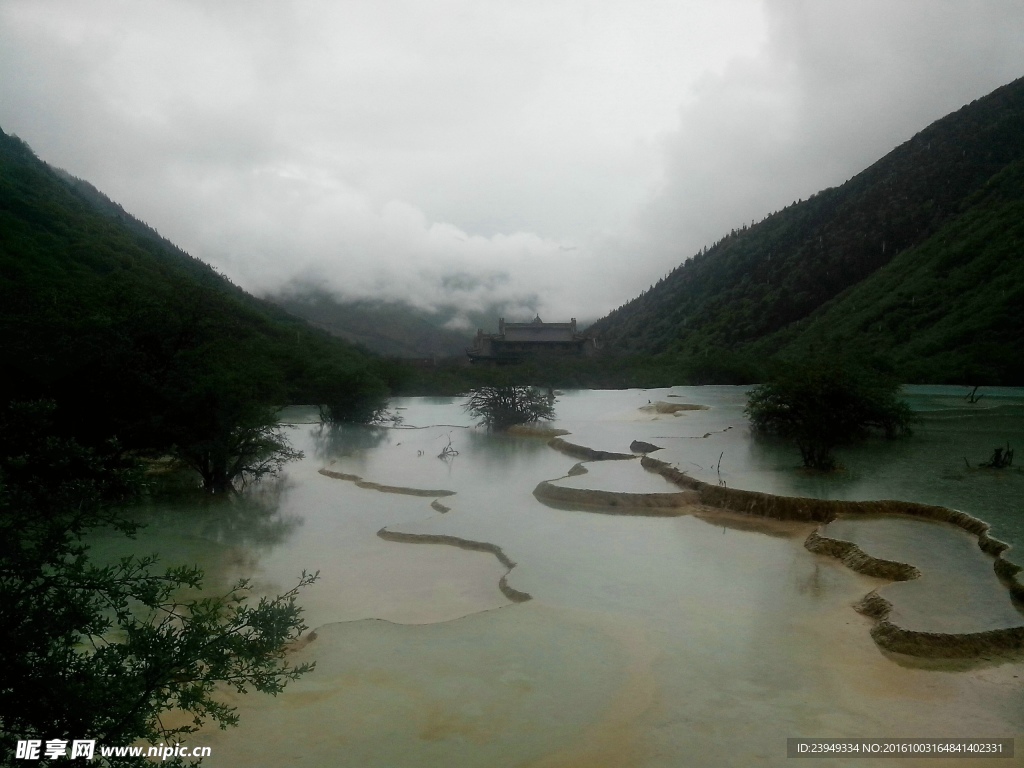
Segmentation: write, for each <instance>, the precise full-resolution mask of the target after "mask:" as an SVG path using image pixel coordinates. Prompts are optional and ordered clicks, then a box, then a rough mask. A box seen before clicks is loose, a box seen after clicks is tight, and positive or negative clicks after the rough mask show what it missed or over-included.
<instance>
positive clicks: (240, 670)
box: [0, 402, 316, 766]
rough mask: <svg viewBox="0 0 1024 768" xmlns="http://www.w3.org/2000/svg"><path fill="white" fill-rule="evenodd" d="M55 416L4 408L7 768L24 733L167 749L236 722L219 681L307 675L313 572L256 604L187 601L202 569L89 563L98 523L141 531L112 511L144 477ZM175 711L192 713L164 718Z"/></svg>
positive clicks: (124, 761) (1, 548) (47, 406)
mask: <svg viewBox="0 0 1024 768" xmlns="http://www.w3.org/2000/svg"><path fill="white" fill-rule="evenodd" d="M53 413H54V406H53V404H52V403H45V402H37V403H30V404H13V405H11V406H9V407H7V408H6V409H5V410H3V411H2V412H0V669H2V670H3V675H2V682H0V738H2V739H3V742H4V745H5V749H4V750H3V752H2V753H0V765H5V766H7V765H10V766H14V765H18V764H21V763H22V762H23V761H19V760H16V759H15V756H14V752H13V745H14V744H15V742H16V741H17V740H28V739H36V740H43V741H44V742H45V741H46V740H50V739H62V740H68V741H69V743H70V740H74V739H96V741H97V744H99V745H104V746H126V745H130V744H132V743H134V742H137V741H139V740H143V741H149V742H151V743H155V742H162V743H169V742H170V741H172V740H175V739H177V738H180V737H181V736H184V735H186V734H189V733H193V732H195V731H196V730H198V727H199V725H200V724H201V723H203V722H204V721H207V720H209V721H213V722H216V723H218V724H220V725H221V726H222V727H224V726H227V725H231V724H234V723H235V722H236V721H237V716H236V715H235V713H234V710H233V708H231V707H230V706H228V705H227V704H225V703H223V702H222V701H220V700H219V699H218V698H217V695H216V693H217V690H218V688H219V687H221V686H223V685H228V686H231V687H233V688H234V689H235V690H237V691H239V692H243V693H244V692H245V691H246V690H247V689H249V688H254V689H255V690H258V691H263V692H267V693H271V694H275V693H277V692H279V691H281V689H282V688H283V687H284V685H285V684H286V683H287V682H288V681H289V680H294V679H295V678H297V677H299V676H300V675H302V674H303V673H305V672H307V671H308V670H309V669H311V665H309V664H300V665H292V664H290V663H288V662H287V661H285V651H286V646H287V644H288V643H289V642H291V641H293V640H295V639H297V638H298V636H299V635H300V634H301V633H302V632H303V631H304V630H305V628H306V627H305V624H304V623H303V621H302V616H301V608H299V606H298V605H297V604H296V596H297V591H298V589H299V588H301V587H303V586H305V585H308V584H310V583H311V582H312V581H313V580H314V579H315V578H316V576H315V575H312V576H311V575H307V574H305V573H304V574H302V576H301V577H300V579H299V583H298V585H297V586H296V587H295V588H293V589H291V590H289V591H288V592H286V593H285V594H283V595H281V596H279V597H276V598H273V599H268V598H263V599H260V600H259V601H258V602H257V604H256V605H253V604H252V603H251V601H250V599H249V598H250V590H249V586H248V584H247V582H245V581H241V582H238V583H236V584H235V585H234V586H233V587H232V588H230V589H228V590H227V591H225V592H222V593H220V594H216V595H213V596H201V597H199V598H191V599H188V598H183V597H181V594H182V592H183V590H188V591H193V590H198V589H200V588H201V586H202V579H203V574H202V573H201V572H200V571H199V570H198V569H196V568H191V567H179V568H171V569H168V570H165V571H158V570H157V569H156V567H155V566H156V559H155V558H154V557H142V558H138V557H126V558H122V559H121V560H119V561H118V562H117V563H115V564H111V565H100V564H97V563H95V562H93V561H92V559H91V558H90V555H89V548H88V546H87V545H86V544H85V543H84V542H83V538H84V537H85V536H86V534H88V533H89V532H90V531H92V530H94V529H96V528H98V527H101V526H107V527H110V526H112V527H113V528H115V529H117V530H120V531H121V532H123V533H125V534H129V535H131V534H132V533H134V531H135V530H136V528H137V526H135V525H133V524H132V523H130V522H129V521H128V520H126V519H124V518H123V517H121V516H120V515H119V514H117V512H116V511H115V510H114V505H117V504H121V503H124V502H125V501H127V500H129V499H131V498H132V496H133V493H134V491H135V489H136V488H137V482H138V481H137V477H136V475H135V472H134V470H133V468H132V466H131V465H130V464H129V463H127V462H126V461H125V459H124V457H123V452H122V451H120V449H119V448H118V447H117V446H116V445H113V444H108V445H105V446H103V447H101V448H98V449H91V448H86V447H83V446H81V445H80V444H78V443H77V442H76V441H75V440H73V439H69V438H61V437H56V436H54V434H53V431H52V423H51V419H52V416H53ZM170 710H176V711H178V712H181V713H184V714H186V715H187V716H188V717H189V721H188V722H187V723H186V724H184V725H178V726H170V725H165V724H164V722H163V721H162V720H161V715H162V714H163V713H166V712H168V711H170ZM97 757H99V755H98V753H97ZM101 764H102V763H101ZM108 764H111V765H114V764H116V765H137V766H143V765H150V763H149V762H148V761H147V760H145V759H144V758H118V759H117V760H113V761H110V762H109V763H108ZM168 764H180V760H178V761H175V762H168Z"/></svg>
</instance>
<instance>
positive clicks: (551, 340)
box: [466, 315, 597, 365]
mask: <svg viewBox="0 0 1024 768" xmlns="http://www.w3.org/2000/svg"><path fill="white" fill-rule="evenodd" d="M596 348H597V343H596V341H595V339H594V338H592V337H590V336H587V335H585V334H583V333H580V332H579V331H577V330H576V318H575V317H574V318H572V319H571V320H570V321H569V322H568V323H545V322H544V321H543V320H541V319H540V315H537V316H536V317H535V318H533V321H532V322H529V323H506V322H505V318H501V319H499V320H498V332H497V333H484V332H483V329H482V328H481V329H480V330H478V331H477V332H476V338H475V339H474V340H473V346H472V347H470V348H469V349H467V350H466V354H468V355H469V359H470V361H471V362H474V363H494V364H502V365H504V364H511V363H519V362H522V361H523V360H524V359H525V358H527V357H537V356H557V357H575V356H579V355H589V354H592V353H593V351H594V350H595V349H596Z"/></svg>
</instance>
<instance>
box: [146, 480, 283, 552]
mask: <svg viewBox="0 0 1024 768" xmlns="http://www.w3.org/2000/svg"><path fill="white" fill-rule="evenodd" d="M290 487H291V483H290V482H289V481H288V480H287V479H286V478H277V479H274V480H268V481H264V482H262V483H260V484H259V485H256V486H253V487H251V488H249V489H247V490H246V491H244V492H242V493H235V494H225V495H224V496H217V497H211V496H209V495H208V494H204V493H199V492H196V493H194V494H189V495H187V496H186V497H185V498H183V499H178V500H176V501H174V502H166V501H160V502H153V503H152V504H149V505H146V506H144V507H141V508H139V510H138V515H137V516H136V517H137V519H138V520H139V522H141V523H142V524H143V525H144V527H145V529H146V531H145V532H146V534H147V538H149V537H151V536H153V535H154V534H155V535H157V536H159V535H160V534H161V533H162V531H163V530H166V531H167V535H180V534H181V533H183V532H185V533H186V534H188V535H192V536H195V537H197V538H201V539H205V540H207V541H212V542H215V543H217V544H224V545H229V546H232V547H247V548H250V549H254V550H262V551H266V550H269V549H272V548H273V547H276V546H278V545H280V544H282V543H283V542H284V541H286V540H287V539H288V538H289V537H290V536H291V535H292V533H293V532H294V531H295V529H296V528H297V527H298V526H299V525H301V524H302V518H300V517H299V516H297V515H283V514H282V513H281V505H282V501H283V500H284V497H285V495H286V494H287V493H288V490H289V489H290Z"/></svg>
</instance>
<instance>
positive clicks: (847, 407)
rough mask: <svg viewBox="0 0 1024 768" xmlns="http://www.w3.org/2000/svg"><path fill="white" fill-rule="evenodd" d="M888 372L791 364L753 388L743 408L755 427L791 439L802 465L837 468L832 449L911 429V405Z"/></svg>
mask: <svg viewBox="0 0 1024 768" xmlns="http://www.w3.org/2000/svg"><path fill="white" fill-rule="evenodd" d="M899 389H900V385H899V383H898V382H897V381H896V380H895V379H893V378H891V377H890V376H887V375H884V374H881V373H878V372H876V371H873V370H870V369H867V368H861V367H857V366H854V365H850V364H845V363H838V362H837V363H834V364H829V363H828V362H822V363H815V364H789V365H785V366H781V367H780V368H779V369H778V370H777V371H776V373H775V375H773V376H772V377H771V378H770V379H769V380H768V381H766V382H765V383H763V384H760V385H758V386H757V387H754V388H753V389H752V390H751V391H750V393H749V395H748V400H747V407H746V410H745V413H746V414H747V416H748V418H749V419H750V423H751V426H752V427H753V429H754V431H755V432H763V433H769V434H776V435H780V436H781V437H784V438H786V439H789V440H792V441H793V442H795V443H796V445H797V447H798V448H799V449H800V455H801V457H802V458H803V462H804V466H805V467H807V468H809V469H817V470H830V469H834V468H835V467H836V460H835V456H834V455H833V450H834V449H835V448H836V447H837V446H839V445H844V444H847V443H850V442H853V441H855V440H858V439H861V438H863V437H865V436H867V435H868V434H869V433H870V432H871V431H872V430H877V431H881V432H882V433H883V434H884V435H885V436H886V437H887V438H893V437H895V436H897V435H902V434H907V433H909V431H910V422H911V413H910V407H909V406H908V405H907V404H906V403H905V402H904V401H902V400H901V399H900V398H899Z"/></svg>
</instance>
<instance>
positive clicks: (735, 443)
mask: <svg viewBox="0 0 1024 768" xmlns="http://www.w3.org/2000/svg"><path fill="white" fill-rule="evenodd" d="M963 395H964V393H963V392H962V391H961V390H960V389H955V388H941V387H940V388H935V387H933V388H911V389H910V390H909V393H908V398H909V400H910V402H911V404H912V407H913V408H914V410H915V411H916V412H918V413H919V414H920V416H921V421H920V423H919V424H918V426H917V429H916V431H915V435H914V437H913V438H911V439H909V440H902V441H896V442H891V443H889V442H885V441H872V442H869V443H866V444H863V445H861V446H858V447H855V448H851V449H848V450H843V451H841V452H840V459H841V462H842V463H843V465H844V466H845V469H844V471H842V472H840V473H837V474H835V475H833V476H829V477H823V476H821V475H812V474H807V473H804V472H803V471H801V470H800V469H799V468H798V467H797V466H796V465H797V464H798V463H799V456H798V454H797V452H796V451H795V450H794V449H793V448H791V447H790V446H787V445H785V444H781V443H778V442H774V441H764V440H754V439H752V438H751V436H750V434H749V432H748V430H747V426H746V421H745V419H744V418H743V414H742V408H743V405H744V402H745V397H744V390H743V389H741V388H735V387H676V388H673V389H660V390H627V391H570V392H566V393H564V394H562V395H560V397H559V400H558V403H557V405H556V409H557V414H558V420H557V422H556V423H555V424H554V425H553V426H555V427H560V428H562V429H566V430H569V431H570V432H571V434H570V435H568V436H566V439H567V440H569V441H571V442H574V443H579V444H583V445H587V446H589V447H591V448H596V449H603V450H608V451H616V452H628V449H629V444H630V442H631V441H633V440H636V439H639V440H644V441H647V442H650V443H654V444H656V445H660V446H662V447H663V450H661V451H660V452H658V453H657V454H655V455H657V456H658V458H661V459H663V460H665V461H669V462H671V463H673V464H676V465H677V466H678V467H679V468H680V469H683V470H684V471H687V472H689V473H690V474H692V475H693V476H695V477H698V478H700V479H702V480H706V481H709V482H723V483H726V484H728V485H729V486H730V487H738V488H747V489H751V490H763V491H769V492H772V493H779V494H786V495H807V496H818V497H825V498H839V499H876V498H895V499H905V500H911V501H920V502H925V503H932V504H943V505H946V506H950V507H954V508H957V509H962V510H964V511H966V512H969V513H971V514H973V515H975V516H977V517H980V518H982V519H985V520H987V521H989V522H991V523H992V524H993V526H994V531H993V534H994V535H995V536H997V537H999V538H1003V539H1005V540H1007V541H1010V542H1012V543H1014V544H1017V545H1018V550H1019V549H1020V545H1021V544H1024V510H1022V508H1021V507H1022V504H1021V500H1022V499H1024V476H1022V475H1021V473H1020V472H1019V471H1018V470H1017V469H1013V470H1009V471H1003V472H994V471H986V470H977V469H968V467H967V466H966V465H965V461H964V459H965V458H966V460H967V462H969V463H971V464H977V463H979V462H981V461H983V460H985V459H987V458H988V456H990V455H991V452H992V449H993V448H994V447H995V446H996V445H1002V444H1005V443H1006V442H1007V441H1009V443H1010V444H1011V445H1013V446H1019V445H1021V444H1022V443H1024V440H1022V439H1021V438H1024V391H1022V390H998V391H997V390H993V391H991V392H989V393H987V395H986V397H985V398H983V399H982V401H981V402H980V403H978V404H976V405H970V404H967V403H966V402H965V401H964V399H963ZM658 402H669V403H692V404H700V405H705V406H708V407H707V409H705V410H688V411H682V412H680V413H678V414H677V415H673V414H659V413H657V411H655V410H652V409H647V408H646V406H647V405H648V404H651V405H654V404H656V403H658ZM392 405H393V407H394V408H396V409H398V410H397V412H398V413H400V414H401V415H402V416H403V417H404V423H403V424H402V427H401V428H392V429H384V428H354V427H350V428H336V429H325V428H321V427H320V426H319V425H315V424H312V423H300V422H304V421H306V422H308V421H312V417H313V412H312V411H310V410H308V409H306V410H304V409H301V408H297V409H288V411H287V412H286V413H285V420H286V421H290V422H292V423H295V426H294V427H293V429H292V431H291V432H290V435H291V439H292V442H293V444H294V445H295V446H296V447H298V448H300V449H301V450H303V451H304V452H305V454H306V458H305V459H304V460H303V461H301V462H298V463H296V464H293V465H291V466H290V467H289V469H288V473H287V477H286V478H284V480H283V481H282V482H280V483H277V484H272V485H266V486H264V487H262V488H259V489H255V490H254V491H252V492H250V493H248V494H246V495H245V496H244V497H242V498H239V499H236V500H233V501H232V502H229V503H205V504H203V503H198V504H192V505H186V506H182V505H178V506H168V505H151V506H148V507H145V508H142V509H140V510H139V511H138V514H139V516H140V517H141V518H143V520H144V521H145V522H148V523H149V527H148V528H147V529H146V530H145V532H144V533H143V534H142V535H141V536H140V539H139V540H138V541H137V542H136V543H135V544H134V547H135V549H136V551H142V552H148V551H151V550H158V551H160V552H161V553H162V554H163V556H164V559H165V561H167V562H198V563H199V564H201V565H202V566H203V567H204V568H205V569H206V570H207V573H208V575H209V576H210V581H211V583H213V584H223V583H227V582H228V581H230V580H232V579H234V578H237V577H240V576H248V577H252V578H253V579H254V581H255V584H256V587H257V589H258V590H260V591H263V592H266V593H275V592H281V591H284V590H286V589H287V588H289V587H290V586H291V584H293V583H294V581H295V580H296V579H297V577H298V574H299V572H300V571H301V570H302V569H307V570H316V569H319V570H320V572H321V580H320V581H319V582H318V583H317V584H315V585H314V586H312V587H310V588H309V589H308V590H307V591H306V592H305V593H304V594H303V597H302V602H303V604H304V606H305V608H306V616H307V621H308V623H309V624H310V626H311V627H315V628H316V630H317V640H315V641H314V642H313V643H311V644H310V645H308V646H307V647H306V648H305V649H304V650H302V651H300V652H299V653H297V654H296V660H300V661H301V660H314V659H315V660H316V661H317V669H316V671H315V672H314V673H312V674H310V675H309V676H307V677H306V678H304V679H303V680H301V681H299V682H297V683H294V684H292V685H290V686H289V687H288V689H287V690H286V692H285V693H283V694H282V695H281V696H279V697H277V698H276V699H271V698H266V697H258V696H256V695H250V696H247V697H242V698H238V699H235V700H234V701H235V703H237V704H238V706H239V707H240V714H241V718H242V724H241V726H240V727H239V728H236V729H232V730H230V731H226V732H220V731H210V732H207V733H203V734H201V735H200V736H199V737H197V738H196V740H195V743H196V744H203V745H209V746H212V747H213V757H212V758H210V759H208V761H207V764H209V765H211V766H236V765H237V766H241V765H248V766H253V765H255V766H262V765H266V766H271V765H273V766H276V765H282V764H293V763H300V762H301V763H302V764H306V765H317V766H319V765H325V766H327V765H341V766H349V765H351V766H377V765H379V766H625V765H629V766H652V767H653V766H689V765H693V766H705V765H706V766H718V765H755V764H756V765H785V764H788V763H787V760H786V757H785V754H786V738H787V737H795V736H804V737H824V736H850V737H881V736H892V737H897V736H903V737H913V736H922V737H923V736H946V735H949V736H952V735H958V736H992V737H996V736H999V737H1010V736H1018V737H1019V736H1022V735H1024V696H1022V690H1021V686H1020V679H1021V678H1022V677H1024V664H1021V663H1020V662H1016V661H1006V660H1000V659H989V660H979V661H976V662H957V663H950V662H935V661H932V662H924V661H919V660H914V659H909V658H897V657H895V656H892V655H887V654H885V653H883V652H881V651H880V650H879V649H878V648H877V647H876V646H875V645H874V643H873V642H872V641H871V638H870V636H869V634H868V630H869V629H870V626H871V623H870V621H869V620H868V619H866V618H864V617H862V616H860V615H859V614H857V613H856V612H855V611H854V610H853V609H852V608H851V605H852V604H853V603H854V602H856V601H857V600H859V599H860V598H861V597H863V595H864V594H866V593H867V592H869V591H870V590H872V589H875V588H881V589H882V591H883V594H885V595H886V597H887V598H889V599H890V600H892V601H893V603H894V605H895V606H896V615H897V616H898V617H899V618H900V619H901V620H904V621H905V622H906V623H907V624H908V625H914V626H915V628H923V629H939V630H941V631H977V630H978V629H985V628H990V627H991V626H1007V625H1014V624H1016V623H1024V617H1021V616H1020V613H1019V611H1017V609H1016V608H1015V607H1014V606H1013V605H1012V604H1011V602H1010V601H1009V598H1008V596H1007V594H1006V591H1005V589H1003V588H1002V587H1001V586H1000V585H999V584H998V583H997V582H996V581H995V579H994V577H993V576H992V575H991V559H990V558H987V557H986V556H984V555H982V554H981V553H980V552H978V551H977V548H976V544H975V543H974V541H973V540H972V539H971V537H968V536H966V535H964V534H962V533H961V532H960V531H959V530H957V529H954V528H952V527H950V526H945V525H937V524H931V523H921V522H920V521H904V520H898V519H896V520H894V519H891V518H890V519H881V520H857V521H849V520H846V521H844V520H840V521H837V522H836V523H833V524H832V525H831V526H830V529H832V530H831V533H832V535H841V537H844V538H849V539H853V540H857V541H858V542H859V543H861V546H862V547H863V548H865V549H866V550H867V551H869V552H871V551H872V547H877V548H878V549H879V552H878V554H879V556H881V557H889V558H893V559H901V558H902V559H905V560H909V561H911V562H913V561H914V560H915V559H918V560H920V562H915V564H917V565H919V567H920V568H921V569H922V572H923V573H924V576H923V577H922V579H920V580H919V581H918V582H908V583H904V584H899V585H892V584H887V583H886V582H883V581H881V580H878V579H872V578H868V577H865V576H862V575H859V574H856V573H853V572H851V571H849V570H848V569H846V568H845V567H844V566H842V565H841V564H840V563H838V562H837V561H835V560H832V559H830V558H826V557H822V556H818V555H813V554H811V553H809V552H807V551H806V550H805V549H804V548H803V540H804V538H805V537H806V535H807V533H808V532H809V531H810V530H811V529H812V528H811V526H810V525H807V524H802V523H781V522H773V521H762V520H752V519H750V518H745V517H742V516H739V515H733V514H723V513H713V512H712V513H709V512H707V511H705V512H701V513H699V514H689V515H685V516H682V517H675V518H650V517H623V516H615V515H609V514H595V513H594V512H593V511H584V510H572V509H554V508H552V507H549V506H546V505H544V504H542V503H541V502H540V501H538V500H537V499H536V498H535V497H534V496H533V495H532V491H533V489H534V487H536V485H537V484H538V483H539V482H541V481H542V480H549V481H550V480H557V481H558V482H560V483H563V484H567V485H573V486H575V487H582V488H599V489H603V490H621V491H631V492H669V491H672V490H674V487H673V486H670V485H669V484H668V483H667V482H666V481H664V480H663V479H662V478H660V477H658V476H654V475H651V474H649V473H647V472H645V471H644V470H643V469H642V468H641V467H640V466H639V462H638V461H635V460H633V461H620V462H604V463H597V462H589V463H587V464H586V465H585V466H586V468H587V469H588V473H587V474H582V475H576V476H574V477H571V478H570V477H567V475H568V474H569V471H570V469H571V468H572V467H573V466H574V465H575V464H577V459H574V458H571V457H569V456H566V455H564V454H561V453H558V452H557V451H554V450H553V449H551V448H549V447H548V446H547V445H546V441H545V440H543V439H538V438H529V437H509V436H502V435H492V434H488V433H486V432H483V431H482V430H480V429H478V428H473V427H472V424H471V422H470V421H469V419H468V417H467V415H466V414H465V413H464V412H463V411H462V409H461V407H460V405H459V401H458V400H453V399H447V398H408V399H403V400H397V401H395V402H394V403H393V404H392ZM449 441H450V445H451V446H452V448H453V449H454V450H456V451H457V452H458V454H457V455H455V456H453V457H451V458H449V459H448V460H442V459H440V458H438V454H439V453H440V452H441V450H442V449H443V448H444V447H445V446H446V445H448V444H449ZM322 468H327V469H329V470H331V471H333V472H340V473H345V474H349V475H358V476H359V477H361V478H363V479H364V480H366V481H370V482H372V483H377V484H380V485H385V486H400V487H408V488H415V489H434V490H438V491H440V490H445V491H451V492H453V493H452V495H445V496H443V497H438V498H437V501H438V503H440V504H443V505H444V506H445V507H448V508H449V510H450V511H448V512H446V513H443V514H442V513H441V512H439V511H438V508H437V506H436V505H435V506H431V502H432V501H434V499H433V498H431V497H427V496H411V495H404V494H397V493H393V492H385V491H381V490H377V489H374V488H372V487H359V486H357V485H356V484H355V483H354V482H351V481H346V480H341V479H335V478H331V477H327V476H325V475H323V474H320V473H319V472H318V470H320V469H322ZM382 527H387V528H388V529H389V530H392V531H400V532H406V533H429V534H443V535H448V536H455V537H459V538H463V539H470V540H475V541H483V542H490V543H493V544H495V545H498V546H500V547H501V548H502V550H503V551H504V552H505V554H506V555H507V556H508V557H509V558H511V559H512V560H513V561H515V563H516V567H515V568H514V569H513V570H512V571H511V572H510V574H509V575H508V582H509V584H510V585H511V586H512V587H514V588H515V589H517V590H520V591H523V592H527V593H529V594H530V595H532V597H533V599H532V600H531V601H529V602H525V603H520V604H511V603H509V601H508V600H507V599H506V597H505V596H504V595H503V594H502V593H501V591H499V589H498V587H497V584H498V580H499V579H500V578H501V577H502V575H504V574H505V573H506V570H507V569H506V567H505V566H503V565H502V564H501V563H500V562H498V560H497V558H495V557H494V556H493V555H492V554H490V553H488V552H474V551H466V550H463V549H458V548H455V547H451V546H445V545H437V544H416V543H398V542H392V541H385V540H383V539H381V538H379V537H378V536H377V535H376V533H377V531H378V530H379V529H381V528H382ZM120 546H122V544H121V543H120V542H119V541H118V540H116V539H111V540H108V541H100V542H98V543H97V547H98V548H99V549H100V551H101V552H103V551H109V552H110V553H111V554H112V553H113V552H114V551H115V550H116V549H117V548H118V547H120ZM883 549H884V550H885V551H881V550H883ZM872 554H874V552H872ZM1010 558H1011V559H1014V554H1013V553H1011V554H1010ZM897 590H902V591H897ZM1018 619H1020V621H1018ZM1018 744H1019V748H1020V749H1024V742H1022V741H1018ZM839 762H840V764H841V763H842V761H839ZM851 764H852V762H851ZM897 764H899V763H898V761H897ZM908 764H909V763H908ZM957 764H961V765H969V764H971V763H970V762H968V761H959V762H958V763H957ZM979 764H981V765H989V764H990V763H989V762H987V761H985V762H980V761H979Z"/></svg>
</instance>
